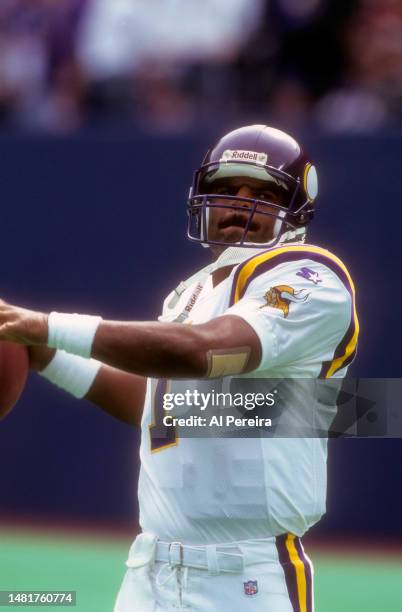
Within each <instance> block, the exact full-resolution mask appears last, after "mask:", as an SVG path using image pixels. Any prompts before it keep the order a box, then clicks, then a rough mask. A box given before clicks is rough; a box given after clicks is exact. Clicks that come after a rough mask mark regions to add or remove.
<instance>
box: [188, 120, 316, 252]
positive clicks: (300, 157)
mask: <svg viewBox="0 0 402 612" xmlns="http://www.w3.org/2000/svg"><path fill="white" fill-rule="evenodd" d="M242 178H244V179H245V182H248V183H249V184H251V185H252V187H253V189H254V188H255V194H257V195H255V197H254V196H253V197H242V196H239V195H237V191H238V190H237V188H235V187H233V185H236V184H240V183H241V180H240V179H242ZM233 179H235V181H234V180H233ZM264 193H268V194H271V196H270V195H268V198H267V197H265V196H260V195H259V194H264ZM317 193H318V181H317V172H316V169H315V167H314V165H313V163H312V161H311V159H310V158H309V157H308V155H307V154H306V153H305V151H303V149H302V147H301V146H300V145H299V143H298V142H297V141H296V140H295V139H294V138H292V137H291V136H289V135H288V134H286V133H285V132H282V131H280V130H277V129H275V128H272V127H268V126H266V125H250V126H246V127H242V128H239V129H237V130H234V131H232V132H229V133H228V134H226V135H225V136H223V138H221V139H220V140H219V141H218V142H217V144H216V145H215V146H214V147H213V148H212V149H210V150H209V151H208V153H207V154H206V156H205V158H204V160H203V162H202V165H201V167H200V168H199V169H198V170H197V171H196V172H195V174H194V180H193V185H192V187H191V189H190V194H189V199H188V216H189V221H188V231H187V236H188V238H189V239H190V240H194V241H197V242H201V243H203V244H205V245H208V244H219V245H222V244H223V245H226V246H228V245H229V244H236V245H238V246H250V247H256V246H257V247H262V248H267V247H270V246H274V245H275V244H278V243H279V242H291V241H292V242H293V241H300V240H304V237H305V233H306V226H307V224H308V223H309V222H310V221H311V219H312V218H313V215H314V200H315V198H316V196H317ZM270 200H271V201H270ZM212 208H220V209H223V210H224V209H231V210H232V211H234V213H235V214H236V215H237V217H236V218H239V219H240V218H241V219H242V227H243V232H242V236H241V238H240V240H239V239H237V240H236V242H228V241H227V240H217V239H214V238H213V236H209V229H210V226H209V223H210V214H211V209H212ZM224 212H225V211H224ZM258 215H265V216H269V217H270V218H271V219H272V218H273V221H272V224H271V226H272V231H271V234H272V235H270V237H269V239H268V240H267V239H264V242H262V241H259V242H256V241H254V242H253V240H252V239H251V238H250V236H249V235H248V234H249V233H251V229H252V228H253V226H255V225H256V224H255V220H256V219H257V217H258ZM259 218H260V219H261V217H259ZM237 235H239V234H237Z"/></svg>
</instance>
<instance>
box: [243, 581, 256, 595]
mask: <svg viewBox="0 0 402 612" xmlns="http://www.w3.org/2000/svg"><path fill="white" fill-rule="evenodd" d="M243 586H244V594H245V595H257V593H258V582H257V580H249V581H248V582H243Z"/></svg>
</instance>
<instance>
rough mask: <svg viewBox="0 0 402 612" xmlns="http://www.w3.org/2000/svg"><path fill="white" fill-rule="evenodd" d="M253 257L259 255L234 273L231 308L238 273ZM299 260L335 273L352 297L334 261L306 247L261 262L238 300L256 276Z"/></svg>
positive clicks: (342, 271) (341, 270) (350, 288)
mask: <svg viewBox="0 0 402 612" xmlns="http://www.w3.org/2000/svg"><path fill="white" fill-rule="evenodd" d="M266 252H267V253H269V251H266ZM255 257H259V255H254V257H250V259H247V260H246V261H245V262H244V263H242V264H241V265H240V266H239V267H238V269H237V270H236V273H235V275H234V278H233V284H232V290H231V294H230V302H229V305H230V306H232V305H233V304H234V300H235V292H236V286H237V281H238V278H239V276H240V273H241V271H242V269H243V268H244V266H245V265H246V264H247V263H248V262H249V261H251V259H254V258H255ZM299 259H310V260H312V261H316V262H318V263H321V264H323V265H324V266H327V268H330V270H332V271H333V272H335V274H336V275H337V276H338V278H339V279H340V280H341V281H342V283H343V284H344V285H345V287H346V289H347V290H348V292H349V293H350V295H352V296H353V290H352V287H351V286H350V283H349V279H348V277H347V276H346V274H345V272H344V270H343V269H342V268H341V267H340V265H339V264H338V263H337V262H336V261H334V260H333V259H332V258H331V257H330V256H326V255H324V254H323V253H315V252H313V251H311V250H309V248H308V247H306V248H305V249H300V250H297V251H285V252H281V253H278V254H277V255H274V256H273V257H272V258H271V259H269V260H268V261H263V262H261V263H260V264H259V265H258V266H257V267H256V268H255V270H254V272H253V273H252V274H250V276H249V278H248V279H247V282H246V283H245V285H244V287H243V289H242V293H241V296H240V299H241V298H242V297H243V295H244V294H245V292H246V291H247V288H248V286H249V285H250V283H251V282H252V281H253V280H254V279H255V278H256V277H257V276H259V275H260V274H264V272H269V271H270V270H273V269H274V268H276V266H279V265H280V264H283V263H288V262H290V261H297V260H299Z"/></svg>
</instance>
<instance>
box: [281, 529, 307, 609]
mask: <svg viewBox="0 0 402 612" xmlns="http://www.w3.org/2000/svg"><path fill="white" fill-rule="evenodd" d="M288 535H289V534H287V533H285V534H283V535H281V536H277V538H276V540H275V542H276V548H277V551H278V557H279V562H280V564H281V566H282V569H283V572H284V574H285V581H286V588H287V590H288V595H289V599H290V603H291V604H292V608H293V612H301V610H300V603H299V597H298V590H297V575H296V568H295V566H294V565H293V563H292V562H291V560H290V557H289V552H288V549H287V548H286V539H287V538H288Z"/></svg>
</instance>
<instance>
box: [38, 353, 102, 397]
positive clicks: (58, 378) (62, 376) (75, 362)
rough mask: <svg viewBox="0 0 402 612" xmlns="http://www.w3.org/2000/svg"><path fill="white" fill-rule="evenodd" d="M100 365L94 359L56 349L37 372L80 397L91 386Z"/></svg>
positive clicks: (83, 395)
mask: <svg viewBox="0 0 402 612" xmlns="http://www.w3.org/2000/svg"><path fill="white" fill-rule="evenodd" d="M101 365H102V364H101V362H100V361H96V360H95V359H85V358H84V357H79V356H78V355H71V354H70V353H66V352H65V351H56V354H55V356H54V357H53V359H52V361H51V362H50V363H49V364H48V365H47V366H46V368H44V369H43V370H42V371H41V372H39V374H40V376H43V378H46V380H49V381H50V382H51V383H53V384H54V385H57V387H60V388H61V389H64V390H65V391H68V393H71V394H72V395H74V397H77V398H82V397H85V395H86V394H87V393H88V391H89V389H90V388H91V386H92V383H93V382H94V380H95V378H96V376H97V374H98V372H99V368H100V367H101Z"/></svg>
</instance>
